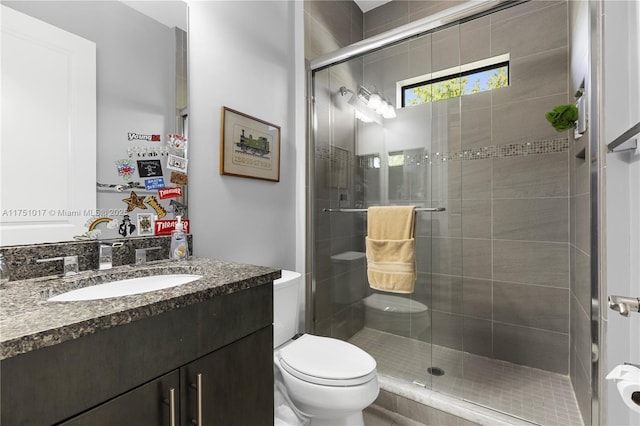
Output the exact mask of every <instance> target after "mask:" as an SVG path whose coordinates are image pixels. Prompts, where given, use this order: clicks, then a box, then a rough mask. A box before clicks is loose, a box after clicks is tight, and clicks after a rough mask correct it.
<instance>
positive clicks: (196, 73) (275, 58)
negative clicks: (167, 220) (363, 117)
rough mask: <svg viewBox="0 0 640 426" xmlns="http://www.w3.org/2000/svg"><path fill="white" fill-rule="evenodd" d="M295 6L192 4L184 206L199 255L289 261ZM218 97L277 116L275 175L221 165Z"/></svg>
mask: <svg viewBox="0 0 640 426" xmlns="http://www.w3.org/2000/svg"><path fill="white" fill-rule="evenodd" d="M293 8H294V4H293V3H290V2H261V1H255V2H251V1H249V2H233V1H228V2H192V3H190V4H189V17H190V19H189V49H190V50H189V73H190V81H189V101H190V118H189V120H190V132H189V133H190V141H191V148H190V149H191V151H190V163H189V170H190V173H189V211H190V217H191V219H192V233H193V241H194V254H195V255H197V256H203V257H211V258H219V259H225V260H230V261H238V262H246V263H252V264H259V265H265V266H271V267H276V268H283V269H291V270H294V269H295V258H296V254H295V232H296V219H295V209H296V200H295V188H296V182H295V170H296V160H295V151H296V149H297V147H296V141H295V139H294V138H293V130H294V122H293V117H294V108H293V103H292V102H293V95H292V94H293V84H294V80H295V79H294V55H293V54H292V53H291V52H293V51H294V38H293V31H294V17H293ZM223 106H227V107H229V108H232V109H235V110H238V111H241V112H243V113H245V114H249V115H251V116H253V117H257V118H260V119H262V120H265V121H267V122H270V123H273V124H276V125H279V126H280V128H281V148H280V182H277V183H276V182H269V181H262V180H256V179H247V178H241V177H234V176H221V175H220V174H219V173H220V168H219V167H220V166H219V164H220V157H219V155H220V116H221V108H222V107H223ZM298 144H299V145H300V149H303V148H302V146H303V145H302V144H303V142H302V141H298Z"/></svg>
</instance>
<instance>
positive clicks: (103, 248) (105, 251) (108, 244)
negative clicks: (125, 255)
mask: <svg viewBox="0 0 640 426" xmlns="http://www.w3.org/2000/svg"><path fill="white" fill-rule="evenodd" d="M98 243H100V246H99V253H98V269H99V270H101V271H104V270H106V269H111V268H112V267H113V249H114V247H122V246H123V245H124V243H125V242H124V241H107V240H103V241H98Z"/></svg>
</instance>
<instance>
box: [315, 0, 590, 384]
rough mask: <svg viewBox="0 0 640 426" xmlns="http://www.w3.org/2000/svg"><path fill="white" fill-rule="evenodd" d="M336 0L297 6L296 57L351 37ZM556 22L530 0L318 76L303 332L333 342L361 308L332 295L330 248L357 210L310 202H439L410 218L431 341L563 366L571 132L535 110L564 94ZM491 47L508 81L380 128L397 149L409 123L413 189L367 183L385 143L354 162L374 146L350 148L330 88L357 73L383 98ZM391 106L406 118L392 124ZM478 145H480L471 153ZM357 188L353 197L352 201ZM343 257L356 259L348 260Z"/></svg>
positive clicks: (408, 174) (565, 53)
mask: <svg viewBox="0 0 640 426" xmlns="http://www.w3.org/2000/svg"><path fill="white" fill-rule="evenodd" d="M334 3H335V4H334ZM348 3H350V2H305V18H306V22H305V24H306V25H307V29H306V33H307V40H306V42H307V52H308V56H307V57H308V58H309V59H310V58H314V57H316V56H318V55H319V54H322V53H326V52H327V51H331V50H334V49H335V48H337V47H339V46H340V45H346V44H349V43H347V40H348V39H350V40H352V41H355V39H354V34H356V33H357V30H356V29H357V13H355V14H354V11H353V9H349V5H348ZM450 4H451V3H450V2H418V1H411V2H406V1H398V0H394V1H393V2H391V3H389V4H387V5H385V6H382V7H380V8H377V9H374V10H373V11H371V12H368V13H367V14H365V16H364V28H363V32H364V34H365V36H367V37H368V36H372V35H375V34H377V33H380V32H382V31H385V30H388V29H391V28H393V27H395V26H398V25H402V24H405V23H407V22H410V21H413V20H415V19H419V18H422V17H424V16H426V15H428V14H431V13H433V12H435V11H438V10H441V9H442V8H444V7H446V6H450ZM346 16H349V19H346ZM567 21H568V16H567V2H565V1H535V2H531V3H526V4H524V5H520V6H517V7H514V8H511V9H507V10H504V11H502V12H499V13H496V14H493V15H491V16H485V17H483V18H479V19H477V20H474V21H470V22H467V23H464V24H462V25H461V26H460V27H459V28H458V27H456V28H449V29H446V30H444V31H440V32H438V33H434V34H432V35H431V36H428V37H423V38H421V39H418V40H413V41H412V42H411V43H407V44H403V45H400V46H395V47H393V48H390V49H385V50H384V51H381V52H377V53H374V54H371V55H367V56H366V57H365V58H363V59H361V60H357V61H350V62H348V63H345V64H341V65H340V66H338V67H332V68H331V69H329V70H325V71H322V72H321V73H317V74H316V85H317V86H316V90H315V96H316V99H315V102H316V111H317V123H318V124H317V126H316V129H317V134H316V151H315V161H314V166H315V180H314V182H310V184H311V185H314V190H315V202H316V206H315V210H314V212H315V215H316V218H315V222H314V224H313V226H314V230H315V241H314V244H315V251H316V253H315V279H316V287H315V289H316V294H315V298H314V303H315V331H316V332H317V333H320V334H326V335H333V336H336V337H342V338H347V337H349V336H350V335H351V334H353V333H354V332H356V331H357V330H358V329H359V327H361V326H362V325H363V315H362V311H361V308H360V307H359V304H357V303H356V304H350V303H348V299H344V298H341V297H338V295H337V294H336V291H337V290H338V289H339V284H338V283H341V282H344V278H346V277H347V274H353V272H354V271H349V272H348V273H347V272H346V271H345V270H344V269H341V268H343V267H344V265H343V264H340V265H338V264H337V263H336V262H335V260H334V261H332V260H331V256H335V255H337V254H340V253H345V252H349V251H362V246H363V236H364V220H363V218H361V217H358V215H340V214H327V213H322V208H324V207H338V206H341V207H353V206H359V205H358V204H359V203H360V202H363V201H364V204H375V203H376V202H385V203H408V202H412V203H417V204H422V205H434V206H436V205H442V206H444V207H446V208H447V212H446V213H444V214H438V215H435V214H434V215H431V217H429V215H421V216H420V217H421V220H420V223H419V224H418V230H417V233H418V235H419V249H418V250H419V251H420V253H421V254H419V257H420V260H419V262H418V267H419V269H420V274H419V282H418V284H417V290H416V293H414V295H413V297H414V298H416V299H418V300H420V301H423V302H424V303H425V304H427V305H429V306H430V307H431V310H432V332H433V336H432V338H433V342H434V343H436V344H439V345H443V346H447V347H452V348H456V349H462V350H464V351H469V352H473V353H478V354H481V355H485V356H490V357H495V358H498V359H504V360H507V361H511V362H515V363H519V364H524V365H529V366H533V367H537V368H543V369H548V370H551V371H555V372H560V373H564V374H568V373H569V372H570V367H569V366H570V363H569V360H570V340H571V339H570V335H569V332H570V328H571V327H570V323H571V322H570V319H571V313H572V309H571V302H570V301H571V300H573V299H572V298H575V296H574V295H575V293H572V292H571V291H570V284H571V282H572V280H570V264H572V263H571V261H572V260H573V257H572V255H574V251H572V250H570V227H571V226H570V220H569V217H570V211H569V206H570V202H569V201H570V198H569V197H570V195H569V166H570V157H569V155H570V153H569V149H570V148H571V149H573V147H572V146H571V144H572V143H573V142H572V141H569V140H568V139H567V136H568V132H562V133H557V132H556V131H555V130H553V129H552V128H551V127H550V126H549V124H548V123H547V122H546V120H545V119H544V113H545V112H546V111H548V110H550V109H551V108H552V107H553V106H554V105H557V104H562V103H567V102H569V101H571V100H573V93H570V91H569V89H568V85H567V83H568V74H567V70H568V58H569V43H568V36H567V33H568V28H567ZM334 27H340V29H338V28H334ZM347 27H348V30H347ZM331 46H333V48H329V47H331ZM323 47H326V49H325V50H323ZM311 52H313V53H311ZM502 53H510V55H511V70H510V72H511V82H510V87H508V88H504V89H499V90H495V91H493V92H487V93H481V94H476V95H472V96H466V97H463V98H461V99H452V100H449V101H440V102H436V103H434V104H433V105H429V106H423V107H416V109H414V110H413V111H409V109H407V110H406V111H404V112H399V114H398V115H399V117H398V119H397V121H396V123H394V124H391V125H388V126H386V127H387V128H386V129H385V133H384V137H383V138H382V139H384V140H386V141H387V143H388V146H387V147H386V149H387V151H393V150H395V149H399V148H402V146H401V145H396V146H393V143H394V141H395V140H396V139H397V140H400V139H402V138H400V137H398V138H396V139H394V136H393V132H394V126H395V127H396V129H395V130H398V129H400V128H405V130H406V127H407V126H408V127H409V128H410V129H411V130H412V132H413V133H411V132H409V136H412V135H413V139H420V138H421V137H423V138H424V139H425V141H424V142H420V144H421V146H422V148H421V149H422V151H420V149H418V151H415V152H422V153H424V154H427V155H429V154H431V155H432V158H431V164H430V165H424V164H423V165H422V166H420V167H421V168H420V169H419V168H416V167H415V165H414V166H413V170H411V167H410V166H409V165H405V167H404V168H403V169H404V170H403V172H402V173H401V174H400V177H399V179H401V182H403V183H405V184H406V183H407V182H410V181H412V180H413V182H414V183H415V180H416V179H417V180H418V181H420V183H419V184H418V185H414V184H412V185H411V189H408V186H407V185H404V186H403V188H402V190H401V191H400V192H396V193H393V194H392V193H391V192H389V190H388V188H387V186H386V185H388V184H389V180H393V179H394V178H393V177H391V175H389V177H388V179H387V180H385V179H381V176H380V174H381V173H384V174H387V172H388V170H386V169H385V168H384V167H385V164H384V157H385V156H386V153H387V152H382V151H381V150H377V153H378V154H381V155H382V156H383V168H381V169H377V171H376V170H371V169H362V168H361V169H358V167H359V166H358V165H359V164H361V162H362V161H364V159H366V155H367V154H372V153H373V151H371V152H366V149H365V150H362V149H361V148H358V149H356V147H355V146H354V140H355V139H356V134H357V135H358V137H359V138H360V141H362V137H363V136H365V135H367V134H368V133H367V131H368V130H367V128H365V127H363V126H360V127H359V128H358V129H357V130H354V129H353V126H352V123H353V118H352V115H350V112H349V111H348V110H346V109H341V108H339V107H337V106H336V105H337V104H339V102H340V98H338V97H337V96H338V95H336V94H337V92H338V90H339V87H340V86H346V87H348V88H351V89H355V87H357V84H358V83H363V82H364V83H365V84H367V85H375V86H376V87H377V88H378V89H381V90H382V91H383V92H385V93H386V94H387V96H389V97H390V98H393V99H395V97H394V90H395V82H396V81H397V80H401V79H404V78H409V77H414V76H416V75H420V74H424V73H427V72H430V71H435V70H438V69H444V68H447V67H450V66H454V65H458V64H459V63H467V62H470V61H474V60H478V59H482V58H486V57H490V56H494V55H498V54H502ZM420 108H422V110H420ZM421 111H422V112H423V114H422V117H420V114H421V113H422V112H421ZM351 114H352V112H351ZM402 115H404V116H405V118H406V116H408V115H413V116H414V118H416V120H414V121H413V122H412V124H406V123H404V122H402V121H401V120H402V118H403V117H402ZM416 123H417V124H416ZM420 131H422V132H423V133H420ZM425 135H427V136H430V137H425ZM373 139H375V138H370V140H373ZM427 139H430V140H429V141H427ZM405 140H406V139H405ZM359 143H361V142H359ZM527 144H531V145H527ZM415 148H417V147H416V146H411V147H408V148H407V149H405V151H406V152H407V153H409V151H410V149H415ZM485 148H487V149H485ZM344 152H347V153H350V155H351V157H349V159H348V160H347V161H346V162H344V161H340V160H338V159H339V158H341V156H342V154H344ZM509 152H513V153H515V154H517V155H509ZM435 153H439V154H440V157H438V156H435V155H434V154H435ZM477 153H480V154H482V155H479V156H476V157H474V155H475V154H477ZM354 154H357V155H359V156H360V157H359V158H358V157H355V158H354V157H353V155H354ZM456 156H457V157H456ZM460 156H461V157H463V158H460ZM471 158H478V159H471ZM572 158H573V157H571V159H572ZM444 160H446V161H444ZM571 161H573V160H571ZM339 170H346V171H347V174H349V175H351V170H353V176H352V177H349V176H344V175H343V174H342V172H340V171H339ZM416 170H420V171H421V172H420V173H415V171H416ZM396 178H397V176H396ZM359 179H364V180H363V181H362V180H359ZM359 185H361V186H359ZM363 186H364V187H365V189H363ZM376 192H377V193H378V195H377V196H376V195H373V194H375V193H376ZM363 193H366V194H367V195H366V198H364V199H360V196H361V194H363ZM391 194H392V195H391ZM572 205H573V204H572ZM571 228H572V229H573V227H571ZM431 248H433V252H431V251H430V250H431ZM576 262H577V259H576ZM353 268H356V269H362V268H363V264H362V263H358V262H354V263H353ZM337 275H341V276H340V277H338V276H337ZM365 291H366V290H362V292H363V293H365ZM345 300H346V301H345ZM574 315H575V313H574ZM422 338H424V339H425V340H426V339H429V338H431V337H430V336H429V335H424V336H422ZM581 353H582V352H581ZM572 359H575V357H573V356H572Z"/></svg>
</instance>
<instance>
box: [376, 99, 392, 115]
mask: <svg viewBox="0 0 640 426" xmlns="http://www.w3.org/2000/svg"><path fill="white" fill-rule="evenodd" d="M388 106H389V104H388V103H386V102H385V101H381V102H380V106H378V108H376V112H377V113H378V114H380V115H382V114H384V112H385V111H386V110H387V107H388Z"/></svg>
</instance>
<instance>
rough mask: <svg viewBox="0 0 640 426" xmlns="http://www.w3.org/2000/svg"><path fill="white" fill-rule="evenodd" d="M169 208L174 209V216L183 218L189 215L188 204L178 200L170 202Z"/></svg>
mask: <svg viewBox="0 0 640 426" xmlns="http://www.w3.org/2000/svg"><path fill="white" fill-rule="evenodd" d="M169 206H170V207H173V216H174V217H175V216H182V217H185V216H186V215H187V206H186V204H183V203H181V202H180V201H178V200H171V201H169Z"/></svg>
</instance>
